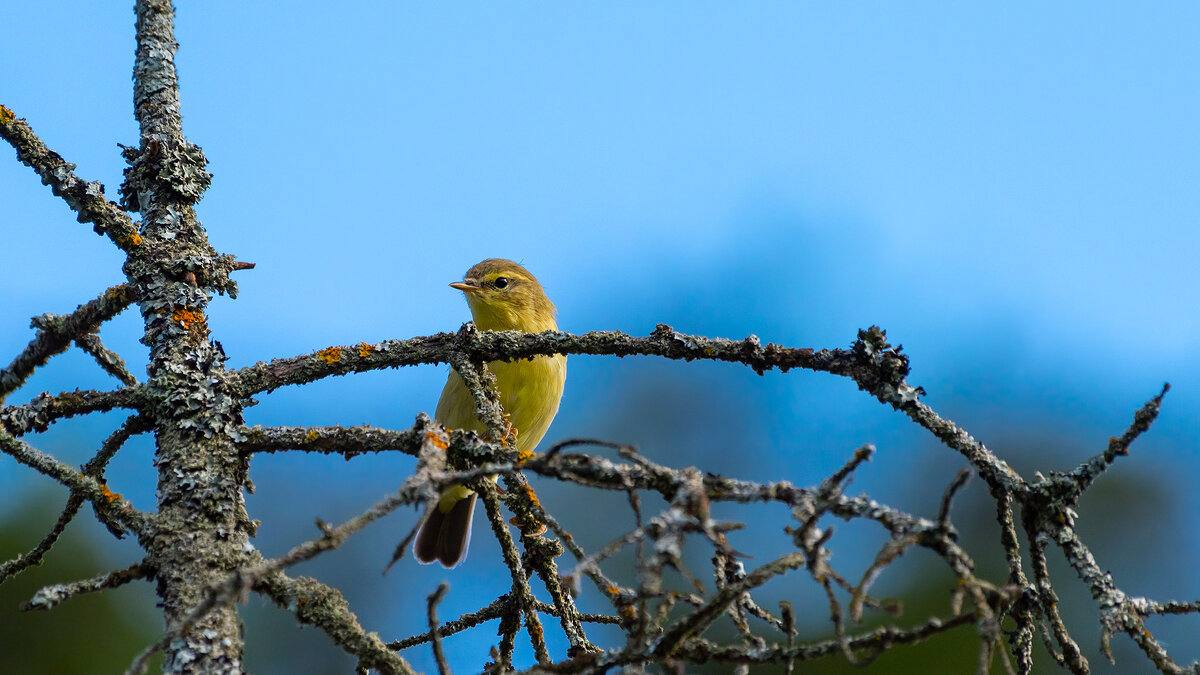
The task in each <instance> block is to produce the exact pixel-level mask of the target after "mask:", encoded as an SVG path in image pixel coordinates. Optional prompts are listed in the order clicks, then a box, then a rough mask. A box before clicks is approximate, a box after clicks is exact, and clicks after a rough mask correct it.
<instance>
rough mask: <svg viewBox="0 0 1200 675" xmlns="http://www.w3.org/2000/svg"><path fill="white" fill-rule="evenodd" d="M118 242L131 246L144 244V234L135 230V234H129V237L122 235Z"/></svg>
mask: <svg viewBox="0 0 1200 675" xmlns="http://www.w3.org/2000/svg"><path fill="white" fill-rule="evenodd" d="M118 243H120V244H128V245H129V246H141V245H142V235H140V234H138V233H137V232H134V233H133V234H131V235H129V236H128V237H121V238H120V239H119V240H118Z"/></svg>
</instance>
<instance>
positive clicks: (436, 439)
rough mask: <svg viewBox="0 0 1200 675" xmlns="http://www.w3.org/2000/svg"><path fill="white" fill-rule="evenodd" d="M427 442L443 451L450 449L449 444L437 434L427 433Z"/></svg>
mask: <svg viewBox="0 0 1200 675" xmlns="http://www.w3.org/2000/svg"><path fill="white" fill-rule="evenodd" d="M425 440H426V441H429V442H430V443H432V444H433V445H434V447H437V448H441V449H442V450H445V449H446V448H448V447H450V444H449V443H447V442H446V441H444V440H442V437H441V436H439V435H438V434H436V433H434V432H432V431H427V432H425Z"/></svg>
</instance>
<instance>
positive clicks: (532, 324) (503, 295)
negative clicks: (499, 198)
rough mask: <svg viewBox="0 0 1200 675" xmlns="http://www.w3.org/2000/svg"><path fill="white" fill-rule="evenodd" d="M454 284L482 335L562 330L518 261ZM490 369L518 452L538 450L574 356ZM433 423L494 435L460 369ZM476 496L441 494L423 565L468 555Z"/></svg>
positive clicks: (420, 539) (421, 541) (475, 270)
mask: <svg viewBox="0 0 1200 675" xmlns="http://www.w3.org/2000/svg"><path fill="white" fill-rule="evenodd" d="M450 287H451V288H455V289H458V290H460V291H462V292H463V295H465V296H466V299H467V305H468V306H469V307H470V309H471V319H472V320H473V321H474V322H475V327H476V328H478V329H479V330H484V331H489V330H518V331H523V332H526V333H538V332H542V331H547V330H558V323H557V322H556V321H555V316H556V314H557V310H556V309H555V307H554V303H552V302H550V298H548V297H546V292H545V291H544V290H543V289H542V285H541V284H540V283H538V280H537V279H536V278H534V276H533V275H532V274H530V273H529V270H527V269H525V268H524V267H522V266H521V265H519V264H517V263H515V262H513V261H511V260H505V259H502V258H489V259H487V260H484V261H482V262H480V263H478V264H476V265H475V266H474V267H472V268H471V269H469V270H467V273H466V274H465V275H463V280H462V281H456V282H454V283H451V284H450ZM487 367H488V370H490V371H491V372H492V374H493V375H494V376H495V377H496V391H497V393H498V394H499V397H500V405H501V406H502V407H503V408H504V412H505V414H507V415H508V423H509V424H510V425H512V428H513V429H515V430H516V432H517V434H516V441H515V446H516V450H517V452H518V453H519V454H521V455H525V454H528V453H532V452H533V449H534V448H535V447H537V444H538V443H539V442H540V441H541V440H542V437H543V436H545V435H546V431H547V430H548V429H549V428H550V423H551V422H552V421H553V420H554V416H555V415H556V414H557V413H558V405H559V401H560V400H561V399H562V394H563V385H564V383H565V382H566V377H567V357H566V356H565V355H563V354H555V355H553V356H535V357H534V358H533V359H531V360H528V359H521V360H517V361H491V362H489V363H488V364H487ZM434 418H435V419H436V420H437V421H438V422H439V423H441V424H442V426H444V427H446V428H447V429H471V430H474V431H477V432H479V433H486V432H487V429H486V427H485V426H484V424H483V422H481V421H480V420H479V417H478V416H477V415H476V414H475V399H474V397H472V396H471V392H470V390H468V389H467V386H466V384H465V383H464V382H463V379H462V377H460V376H459V374H458V373H457V372H456V371H454V370H453V369H451V370H450V375H449V377H448V378H447V379H446V386H445V388H444V389H442V395H441V398H440V399H438V404H437V409H436V411H435V412H434ZM475 499H476V494H475V492H474V491H473V490H471V489H470V488H467V487H465V486H462V485H456V486H454V487H451V488H448V489H446V490H445V491H443V492H442V494H441V496H440V497H439V498H438V501H437V503H436V504H435V505H433V506H432V507H431V508H430V509H428V512H429V513H428V515H427V517H426V519H425V521H424V522H423V523H422V524H421V529H420V531H419V532H418V533H417V537H416V540H415V541H414V542H413V555H414V557H416V559H417V561H418V562H420V563H421V564H429V563H432V562H435V561H436V562H439V563H441V565H442V566H443V567H445V568H447V569H450V568H453V567H455V566H456V565H458V564H459V563H460V562H462V561H463V559H464V558H466V556H467V547H468V545H469V544H470V541H471V520H472V515H473V514H474V512H475Z"/></svg>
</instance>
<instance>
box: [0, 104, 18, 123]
mask: <svg viewBox="0 0 1200 675" xmlns="http://www.w3.org/2000/svg"><path fill="white" fill-rule="evenodd" d="M16 117H17V116H16V115H14V114H13V111H11V110H9V109H8V108H5V107H4V106H2V105H0V124H8V123H9V122H12V121H13V120H14V119H16Z"/></svg>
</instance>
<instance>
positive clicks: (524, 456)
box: [517, 450, 537, 465]
mask: <svg viewBox="0 0 1200 675" xmlns="http://www.w3.org/2000/svg"><path fill="white" fill-rule="evenodd" d="M534 457H537V453H536V452H534V451H532V450H518V451H517V464H518V465H520V464H524V463H525V462H528V461H529V460H531V459H533V458H534Z"/></svg>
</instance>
